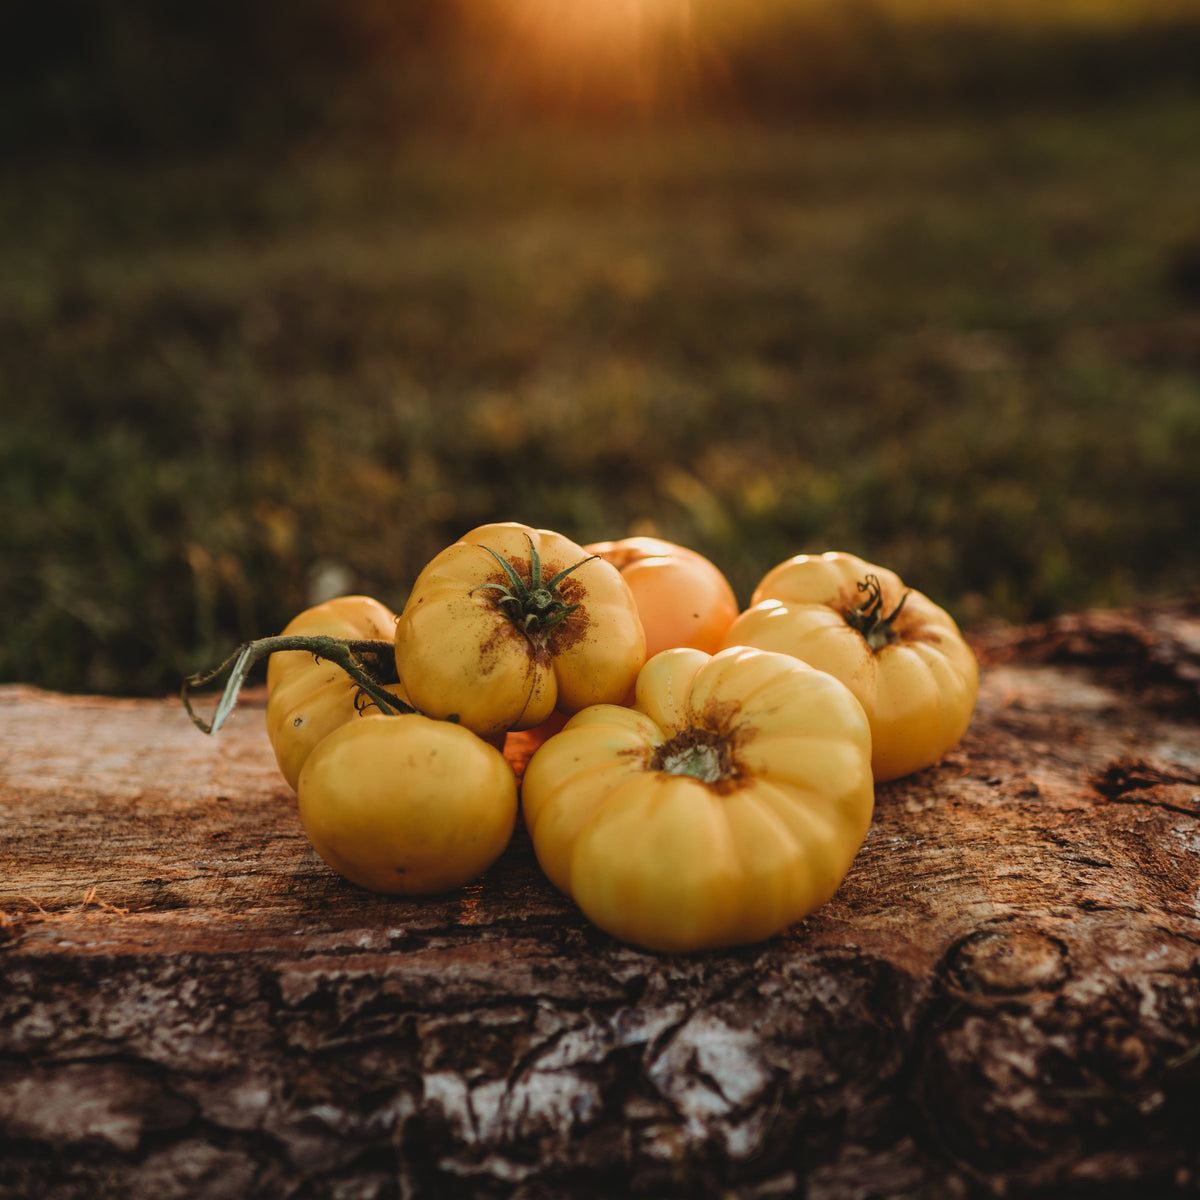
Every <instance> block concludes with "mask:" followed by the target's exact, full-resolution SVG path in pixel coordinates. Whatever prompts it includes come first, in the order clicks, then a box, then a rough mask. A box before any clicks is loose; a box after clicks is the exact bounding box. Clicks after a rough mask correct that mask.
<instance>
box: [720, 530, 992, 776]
mask: <svg viewBox="0 0 1200 1200" xmlns="http://www.w3.org/2000/svg"><path fill="white" fill-rule="evenodd" d="M724 642H725V645H726V646H757V647H759V648H761V649H764V650H776V651H781V652H783V653H786V654H792V655H795V656H796V657H797V658H799V659H802V660H803V661H804V662H806V663H809V664H811V665H812V666H814V667H816V668H817V669H818V670H821V671H828V672H829V674H831V675H835V676H836V677H837V678H838V679H840V680H842V682H843V683H845V684H846V685H847V687H849V688H850V690H851V691H852V692H853V693H854V694H855V696H857V697H858V699H859V701H860V702H861V704H862V706H863V708H864V709H865V710H866V713H867V718H868V720H869V721H870V723H871V737H872V741H873V744H874V751H873V754H872V769H873V770H874V773H875V778H876V779H877V780H886V779H897V778H899V777H900V776H903V775H908V774H911V773H912V772H913V771H919V770H920V769H921V768H923V767H928V766H930V765H932V764H933V763H935V762H937V761H938V759H940V758H941V757H942V756H943V755H944V754H945V753H946V752H947V751H948V750H950V749H952V748H953V747H954V746H955V745H957V743H958V741H959V740H960V739H961V738H962V736H963V734H964V733H965V732H966V729H967V725H968V724H969V723H970V720H971V714H972V712H973V711H974V708H975V699H976V696H977V694H978V691H979V668H978V664H977V663H976V660H975V655H974V654H973V653H972V651H971V648H970V646H968V645H967V643H966V641H965V640H964V639H963V636H962V634H961V633H960V632H959V629H958V626H957V625H956V624H955V623H954V620H953V618H952V617H951V616H950V615H949V613H947V612H946V611H945V610H943V609H941V608H939V607H938V606H937V605H936V604H934V603H933V601H932V600H930V599H928V597H926V596H923V595H922V594H921V593H920V592H918V591H914V590H913V589H911V588H906V587H905V586H904V584H903V583H902V582H901V581H900V579H899V578H898V577H897V576H896V575H895V574H894V573H893V572H892V571H888V570H886V569H884V568H883V567H877V566H873V565H872V564H870V563H867V562H864V561H863V560H862V559H861V558H857V557H855V556H854V555H852V554H841V553H829V554H820V555H807V554H802V555H799V556H797V557H796V558H792V559H789V560H788V561H787V562H784V563H781V564H780V565H779V566H777V567H775V568H774V569H773V570H771V571H769V572H768V573H767V575H766V576H765V577H764V578H763V580H762V582H761V583H760V584H759V585H758V587H757V588H756V589H755V591H754V595H753V597H752V598H751V603H750V608H749V609H747V610H746V611H745V612H744V613H742V614H741V616H739V617H738V619H737V620H736V621H735V622H734V623H733V625H732V626H730V628H729V630H728V631H727V632H726V634H725V639H724Z"/></svg>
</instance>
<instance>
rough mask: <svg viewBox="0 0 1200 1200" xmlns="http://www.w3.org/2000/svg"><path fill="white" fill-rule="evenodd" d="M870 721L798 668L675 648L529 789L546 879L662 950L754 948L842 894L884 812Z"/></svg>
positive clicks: (560, 749)
mask: <svg viewBox="0 0 1200 1200" xmlns="http://www.w3.org/2000/svg"><path fill="white" fill-rule="evenodd" d="M870 762H871V738H870V732H869V729H868V726H867V719H866V715H865V714H864V713H863V710H862V706H861V705H860V704H859V703H858V701H857V700H855V698H854V696H853V695H852V694H851V692H850V691H849V689H848V688H846V687H845V686H844V685H843V684H841V683H839V682H838V681H837V680H836V679H834V678H833V677H832V676H830V675H826V674H823V673H822V672H819V671H814V670H812V669H811V668H809V667H807V666H805V665H804V664H803V663H801V662H799V661H798V660H796V659H795V658H792V657H791V656H789V655H783V654H772V653H768V652H765V651H760V650H750V649H744V648H737V649H733V650H727V651H724V652H722V653H720V654H717V655H715V656H712V657H710V656H709V655H707V654H705V653H703V652H702V651H699V650H691V649H676V650H666V651H664V652H663V653H661V654H658V655H656V656H655V657H654V658H652V659H651V660H650V661H649V662H648V663H647V664H646V666H645V668H644V669H643V671H642V672H641V674H640V676H639V677H638V682H637V699H636V705H635V707H633V708H625V707H617V706H614V705H597V706H595V707H592V708H587V709H584V710H583V711H582V712H580V713H578V714H577V715H576V716H574V717H572V718H571V720H570V721H568V722H567V725H566V727H565V728H564V729H563V730H562V732H561V733H558V734H556V735H554V736H553V737H551V738H549V740H547V741H546V742H545V743H544V744H543V745H542V746H541V747H540V748H539V749H538V750H537V751H536V752H535V753H534V755H533V758H532V759H531V761H530V763H529V766H528V768H527V770H526V772H525V778H524V782H523V784H522V806H523V812H524V818H525V823H526V826H527V827H528V829H529V833H530V836H531V838H532V840H533V845H534V850H535V851H536V853H537V857H538V861H539V862H540V863H541V865H542V868H543V870H545V872H546V874H547V876H548V877H549V878H550V880H551V882H553V883H554V884H555V885H556V886H557V887H558V888H560V889H561V890H562V891H564V892H566V893H568V894H569V895H570V896H572V897H573V898H574V900H575V901H576V903H577V904H578V905H579V907H580V908H581V909H582V910H583V912H584V913H585V915H586V916H587V917H588V918H589V919H590V920H592V921H593V922H595V924H597V925H598V926H600V928H601V929H604V930H606V931H607V932H609V933H611V934H613V935H614V936H615V937H618V938H621V939H622V940H624V941H628V942H632V943H633V944H635V945H639V946H645V947H648V948H650V949H654V950H695V949H700V948H702V947H713V946H730V945H737V944H742V943H748V942H755V941H759V940H761V939H763V938H766V937H770V936H771V935H772V934H774V933H777V932H779V931H780V930H782V929H785V928H786V927H787V926H788V925H791V924H792V923H793V922H795V921H797V920H799V919H800V918H801V917H803V916H804V915H805V914H806V913H808V912H810V911H811V910H812V909H814V908H816V907H817V905H819V904H822V903H824V901H826V900H828V899H829V897H830V896H832V895H833V893H834V891H835V890H836V889H837V887H838V885H839V883H840V882H841V880H842V878H843V876H844V875H845V874H846V871H847V870H848V869H849V866H850V863H851V862H852V860H853V859H854V856H855V854H856V853H857V851H858V848H859V846H860V845H861V843H862V840H863V838H864V837H865V835H866V832H867V827H868V826H869V824H870V820H871V812H872V807H873V803H874V791H873V787H872V779H871V767H870Z"/></svg>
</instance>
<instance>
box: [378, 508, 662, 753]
mask: <svg viewBox="0 0 1200 1200" xmlns="http://www.w3.org/2000/svg"><path fill="white" fill-rule="evenodd" d="M645 648H646V639H645V634H644V633H643V631H642V623H641V619H640V618H639V616H638V611H637V604H636V602H635V601H634V598H633V594H632V593H631V592H630V590H629V588H628V586H627V585H626V583H625V581H624V580H623V579H622V578H621V575H620V572H619V571H617V569H616V568H615V567H613V566H611V565H610V564H609V563H606V562H605V561H604V560H603V559H600V558H595V557H589V556H588V554H587V553H586V552H585V551H584V550H583V548H582V547H581V546H579V545H577V544H576V543H575V542H572V541H571V540H570V539H568V538H565V537H563V536H562V535H561V534H558V533H554V532H552V531H550V530H546V529H531V528H530V527H529V526H527V525H520V524H517V523H515V522H503V523H497V524H492V525H482V526H480V527H479V528H477V529H473V530H471V531H470V533H467V534H465V535H464V536H463V537H462V538H461V539H460V540H459V541H457V542H455V543H454V545H452V546H449V547H447V549H445V550H443V551H442V552H441V553H440V554H439V555H437V557H436V558H434V559H433V560H432V561H431V562H430V563H429V564H428V566H426V567H425V569H424V570H423V571H422V572H421V574H420V575H419V576H418V577H417V581H416V583H415V584H414V585H413V590H412V593H411V595H410V596H409V599H408V603H407V604H406V605H405V607H404V611H403V613H401V615H400V619H399V621H398V622H397V625H396V670H397V673H398V674H399V677H400V682H401V684H402V685H403V687H404V690H405V692H406V693H407V694H408V696H409V698H410V700H411V701H412V703H413V705H414V706H415V707H416V708H418V709H419V710H420V711H421V712H423V713H427V714H428V715H429V716H432V717H441V718H449V719H454V720H457V721H459V722H461V724H462V725H464V726H465V727H466V728H468V729H471V730H473V731H474V732H475V733H477V734H479V735H480V736H484V737H486V736H491V735H495V734H499V733H503V732H505V731H506V730H520V729H532V728H534V727H535V726H537V725H540V724H541V723H542V722H543V721H545V720H546V719H547V718H548V717H549V716H550V714H551V713H552V712H553V711H554V710H555V709H556V708H557V709H560V710H561V711H563V712H567V713H573V712H578V711H579V710H580V709H581V708H585V707H587V706H588V705H590V704H598V703H604V702H612V703H619V702H620V701H621V700H622V699H624V697H625V696H626V695H627V694H628V692H629V690H630V688H632V686H633V683H634V680H635V679H636V678H637V673H638V671H639V670H640V669H641V666H642V664H643V662H644V661H645Z"/></svg>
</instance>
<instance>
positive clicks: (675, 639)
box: [584, 537, 738, 658]
mask: <svg viewBox="0 0 1200 1200" xmlns="http://www.w3.org/2000/svg"><path fill="white" fill-rule="evenodd" d="M584 550H585V551H587V552H588V553H589V554H598V555H600V557H601V558H603V559H604V560H605V562H610V563H612V565H613V566H614V567H616V568H617V570H618V571H620V572H621V577H622V578H623V579H624V580H625V582H626V583H627V584H628V585H629V590H630V591H631V592H632V593H633V598H634V599H635V600H636V601H637V606H638V614H639V615H640V616H641V618H642V627H643V628H644V629H645V631H646V657H647V658H652V657H653V656H654V655H656V654H657V653H658V652H659V651H660V650H670V649H672V648H673V647H675V646H691V647H692V648H693V649H696V650H703V651H704V652H705V653H707V654H713V653H715V652H716V651H717V650H718V649H720V646H721V638H722V637H724V635H725V631H726V630H727V629H728V628H729V626H730V625H732V624H733V621H734V618H735V617H737V615H738V603H737V597H736V596H735V595H734V594H733V588H731V587H730V586H729V581H728V580H727V579H726V578H725V576H724V575H722V574H721V572H720V570H718V568H717V567H716V566H715V565H714V564H713V563H711V562H710V561H709V560H708V559H707V558H705V557H704V556H703V555H702V554H697V553H696V551H695V550H689V549H688V548H687V547H686V546H677V545H675V543H674V542H665V541H663V540H662V539H661V538H650V537H630V538H623V539H622V540H620V541H617V542H595V543H593V544H592V545H590V546H584Z"/></svg>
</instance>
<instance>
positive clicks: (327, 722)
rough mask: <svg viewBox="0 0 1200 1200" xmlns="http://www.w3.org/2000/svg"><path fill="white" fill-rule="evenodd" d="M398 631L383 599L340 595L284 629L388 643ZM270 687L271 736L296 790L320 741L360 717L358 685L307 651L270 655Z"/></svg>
mask: <svg viewBox="0 0 1200 1200" xmlns="http://www.w3.org/2000/svg"><path fill="white" fill-rule="evenodd" d="M395 629H396V616H395V614H394V613H393V612H392V611H391V610H390V609H388V608H386V607H385V606H384V605H382V604H380V603H379V601H377V600H372V599H371V598H370V597H369V596H339V597H338V598H337V599H336V600H329V601H327V602H326V603H324V604H318V605H316V606H315V607H313V608H309V609H305V611H304V612H302V613H300V614H299V615H298V616H297V617H295V618H293V619H292V620H291V621H290V622H288V624H287V627H286V628H285V629H284V630H283V632H284V633H285V634H297V635H300V634H303V635H308V636H315V635H325V636H328V637H338V638H347V639H351V640H356V641H357V640H364V641H385V642H388V643H390V642H391V641H392V639H393V637H394V636H395ZM267 688H268V699H267V736H268V737H269V738H270V741H271V748H272V749H273V750H274V751H275V760H276V762H278V764H279V769H280V771H282V773H283V777H284V778H285V779H286V780H287V782H288V785H289V786H290V787H292V788H293V789H294V788H295V787H296V784H297V781H298V780H299V778H300V770H301V768H302V767H303V766H304V762H305V759H307V758H308V756H309V754H310V753H311V752H312V750H313V748H314V747H315V746H316V745H317V743H318V742H320V741H321V740H322V739H323V738H324V737H326V736H327V735H328V734H330V733H332V732H333V730H335V729H337V728H338V727H339V726H340V725H344V724H345V723H346V722H347V721H349V720H351V719H352V718H354V717H355V716H356V715H357V713H358V710H359V707H360V706H361V705H360V700H359V688H358V685H357V684H356V683H355V682H354V680H353V679H351V678H350V676H349V675H347V674H346V672H345V671H343V670H342V669H341V667H339V666H337V665H336V664H335V663H330V662H326V661H323V660H321V659H317V658H314V657H313V655H311V654H309V653H306V652H305V651H303V650H284V651H279V652H276V653H275V654H272V655H271V657H270V660H269V661H268V663H267ZM386 690H388V691H391V692H392V694H393V695H395V696H396V697H397V699H399V700H400V701H402V702H403V701H405V696H404V692H403V689H402V688H399V687H397V686H395V685H392V686H390V687H388V688H387V689H386ZM376 711H378V710H376Z"/></svg>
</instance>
